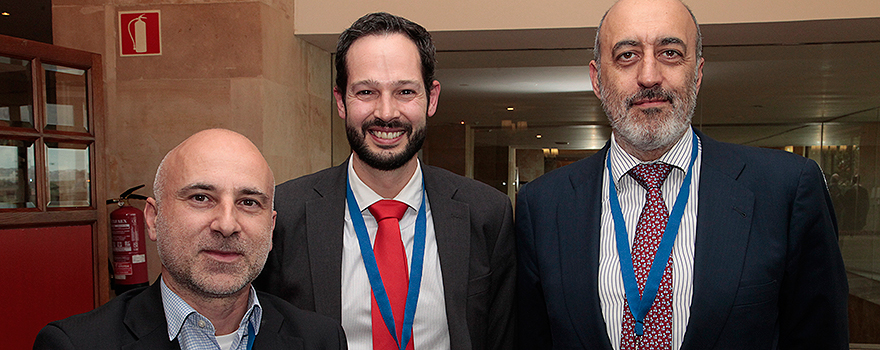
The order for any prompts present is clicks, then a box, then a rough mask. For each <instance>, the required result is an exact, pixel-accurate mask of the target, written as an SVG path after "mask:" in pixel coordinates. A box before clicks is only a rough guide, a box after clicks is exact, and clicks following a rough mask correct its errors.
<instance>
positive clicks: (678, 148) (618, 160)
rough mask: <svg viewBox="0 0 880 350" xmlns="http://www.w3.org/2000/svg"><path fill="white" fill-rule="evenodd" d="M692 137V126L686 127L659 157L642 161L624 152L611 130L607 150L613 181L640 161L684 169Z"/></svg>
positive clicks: (686, 164) (688, 159)
mask: <svg viewBox="0 0 880 350" xmlns="http://www.w3.org/2000/svg"><path fill="white" fill-rule="evenodd" d="M693 138H694V132H693V129H692V127H688V130H687V131H686V132H685V133H684V135H683V136H682V137H681V138H680V139H679V140H678V142H676V143H675V145H674V146H672V148H670V149H669V151H666V153H664V154H663V155H662V156H661V157H660V159H658V160H655V161H652V162H643V161H641V160H639V159H638V158H636V157H634V156H632V155H631V154H629V153H626V151H624V150H623V148H621V147H620V145H618V144H617V141H616V139H615V137H614V133H613V132H612V133H611V149H610V150H609V152H608V154H609V155H608V156H609V157H611V174H612V175H613V176H614V182H615V183H618V184H619V183H620V179H621V178H622V177H623V175H626V173H627V172H629V171H630V170H631V169H632V168H634V167H635V166H636V165H639V164H642V163H658V162H659V163H666V164H669V165H672V166H673V169H678V170H680V171H684V169H687V168H688V166H689V165H690V160H691V159H690V155H691V148H692V147H693V144H692V143H691V142H692V140H693Z"/></svg>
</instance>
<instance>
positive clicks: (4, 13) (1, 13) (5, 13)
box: [0, 11, 9, 16]
mask: <svg viewBox="0 0 880 350" xmlns="http://www.w3.org/2000/svg"><path fill="white" fill-rule="evenodd" d="M0 15H4V16H9V12H6V11H3V12H0Z"/></svg>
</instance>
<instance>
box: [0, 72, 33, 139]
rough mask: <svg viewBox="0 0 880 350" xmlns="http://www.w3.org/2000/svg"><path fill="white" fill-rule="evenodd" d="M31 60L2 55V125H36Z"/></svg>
mask: <svg viewBox="0 0 880 350" xmlns="http://www.w3.org/2000/svg"><path fill="white" fill-rule="evenodd" d="M33 100H34V87H33V78H32V77H31V63H30V61H24V60H19V59H15V58H9V57H3V56H0V126H11V127H16V128H33V127H34V113H33V111H34V105H33Z"/></svg>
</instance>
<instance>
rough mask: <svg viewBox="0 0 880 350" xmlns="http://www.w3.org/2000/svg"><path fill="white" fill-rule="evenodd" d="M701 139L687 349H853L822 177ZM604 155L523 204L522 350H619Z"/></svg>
mask: <svg viewBox="0 0 880 350" xmlns="http://www.w3.org/2000/svg"><path fill="white" fill-rule="evenodd" d="M697 134H698V135H699V136H700V139H701V141H702V149H703V151H702V152H703V153H702V168H701V174H700V191H699V194H698V201H699V202H698V209H697V210H698V214H697V236H696V242H695V247H694V248H695V249H694V250H695V251H694V258H693V259H694V280H693V299H692V302H691V307H690V318H689V321H688V325H687V330H686V332H685V336H684V343H683V344H682V347H681V348H682V349H683V350H708V349H741V350H753V349H817V350H830V349H838V350H843V349H847V348H848V344H847V342H848V341H847V337H848V332H847V309H846V302H847V281H846V274H845V272H844V266H843V259H842V258H841V255H840V249H839V247H838V244H837V224H836V222H835V221H834V220H835V219H834V216H833V214H832V210H831V200H830V198H829V196H828V191H827V190H826V189H825V185H824V179H823V178H822V173H821V171H820V170H819V167H818V166H817V165H816V163H815V162H813V161H812V160H809V159H805V158H803V157H799V156H795V155H792V154H790V153H787V152H781V151H775V150H766V149H759V148H754V147H746V146H740V145H732V144H725V143H721V142H718V141H715V140H712V139H710V138H709V137H707V136H705V135H703V134H702V133H699V132H697ZM607 150H608V145H606V146H605V148H603V149H602V151H600V152H599V153H597V154H596V155H594V156H592V157H589V158H587V159H584V160H581V161H579V162H577V163H574V164H572V165H569V166H566V167H563V168H561V169H559V170H557V171H553V172H551V173H548V174H546V175H544V176H543V177H541V178H539V179H538V180H536V181H533V182H531V183H529V184H528V185H526V186H525V188H523V189H522V190H521V191H520V193H519V196H518V197H517V212H516V216H517V217H516V220H517V222H516V228H517V251H518V253H519V255H518V260H519V273H518V276H517V277H518V281H517V291H518V293H519V294H518V298H519V299H518V300H519V302H518V312H519V313H518V316H519V323H518V325H519V326H521V327H520V328H519V331H518V332H517V336H518V340H519V342H518V343H519V345H520V347H521V348H524V349H551V348H552V349H603V350H610V349H611V348H612V347H611V344H610V341H609V340H608V336H607V331H606V327H605V321H604V318H603V316H602V308H601V305H600V301H599V286H598V271H599V236H600V229H601V227H600V226H601V219H600V215H601V212H602V202H601V201H602V180H603V177H604V176H603V167H604V165H605V162H604V160H605V155H606V153H607Z"/></svg>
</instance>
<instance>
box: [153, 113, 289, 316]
mask: <svg viewBox="0 0 880 350" xmlns="http://www.w3.org/2000/svg"><path fill="white" fill-rule="evenodd" d="M153 187H154V188H153V191H154V197H153V198H148V199H147V204H146V207H145V208H144V218H145V224H146V229H147V233H149V236H150V239H151V240H154V241H156V246H157V248H158V251H159V258H160V260H162V280H163V281H165V283H166V284H167V285H168V286H169V288H171V289H172V291H174V292H175V293H177V294H179V295H181V297H182V298H184V300H186V301H187V302H195V303H196V305H198V304H199V303H201V302H203V301H204V302H207V301H206V300H217V298H232V299H235V298H244V299H246V298H247V290H248V288H247V286H248V285H249V284H250V282H251V281H253V280H254V278H256V276H257V275H258V274H259V273H260V270H262V268H263V264H265V262H266V257H267V256H268V254H269V250H271V248H272V230H273V229H274V227H275V215H276V213H275V211H274V210H273V200H274V196H275V181H274V178H273V176H272V170H270V169H269V165H268V164H267V163H266V160H265V159H263V156H262V155H261V154H260V151H259V150H258V149H257V147H256V146H254V144H253V143H251V141H250V140H248V139H247V138H246V137H244V136H242V135H241V134H238V133H236V132H233V131H229V130H223V129H210V130H204V131H201V132H198V133H196V134H195V135H193V136H191V137H190V138H188V139H186V140H185V141H183V142H182V143H181V144H180V145H178V146H177V147H175V148H174V149H173V150H171V151H170V152H168V154H167V155H165V159H163V160H162V163H161V164H160V165H159V170H158V171H157V172H156V181H155V183H154V185H153ZM242 305H244V304H242ZM196 309H197V310H198V307H196Z"/></svg>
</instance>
